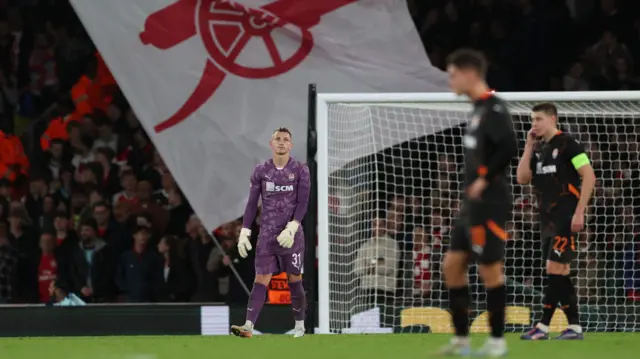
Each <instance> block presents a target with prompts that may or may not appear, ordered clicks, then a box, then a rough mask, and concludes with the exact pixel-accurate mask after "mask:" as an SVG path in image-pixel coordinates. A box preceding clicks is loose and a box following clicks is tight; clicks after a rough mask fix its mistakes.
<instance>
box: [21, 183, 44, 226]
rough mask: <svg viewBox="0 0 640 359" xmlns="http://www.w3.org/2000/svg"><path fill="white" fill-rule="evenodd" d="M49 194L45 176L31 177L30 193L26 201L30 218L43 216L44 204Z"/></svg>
mask: <svg viewBox="0 0 640 359" xmlns="http://www.w3.org/2000/svg"><path fill="white" fill-rule="evenodd" d="M48 193H49V185H48V184H47V181H46V179H45V176H42V175H41V176H37V175H33V176H31V178H30V181H29V193H28V194H27V196H26V198H25V201H24V205H25V207H26V209H27V213H28V214H29V217H30V218H38V217H40V216H41V215H42V202H43V201H44V197H45V196H46V195H47V194H48Z"/></svg>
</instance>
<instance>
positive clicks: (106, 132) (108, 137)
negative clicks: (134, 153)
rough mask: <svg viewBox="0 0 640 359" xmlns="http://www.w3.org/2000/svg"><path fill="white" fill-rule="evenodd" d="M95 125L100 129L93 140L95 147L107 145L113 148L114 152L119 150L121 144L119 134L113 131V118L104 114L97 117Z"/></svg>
mask: <svg viewBox="0 0 640 359" xmlns="http://www.w3.org/2000/svg"><path fill="white" fill-rule="evenodd" d="M95 125H96V128H97V131H98V133H97V134H98V136H97V138H96V140H95V141H94V142H93V149H98V148H100V147H107V148H110V149H112V150H113V151H114V152H117V151H118V149H119V148H120V147H121V146H120V145H119V141H118V139H119V137H118V134H116V133H114V132H113V123H112V122H111V120H110V119H109V118H108V117H106V116H104V115H102V116H99V117H97V118H96V121H95Z"/></svg>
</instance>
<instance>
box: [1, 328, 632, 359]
mask: <svg viewBox="0 0 640 359" xmlns="http://www.w3.org/2000/svg"><path fill="white" fill-rule="evenodd" d="M448 338H449V336H448V335H442V334H387V335H315V336H313V335H309V336H305V337H303V338H299V339H293V338H292V337H290V336H285V335H262V336H256V337H253V338H251V339H241V338H235V337H231V336H229V337H223V336H213V337H178V336H174V337H87V338H5V339H0V353H2V354H1V357H2V358H7V359H9V358H11V359H43V358H47V359H58V358H60V359H182V358H184V359H199V358H221V359H226V358H244V359H271V358H273V359H276V358H277V359H290V358H296V359H297V358H300V359H315V358H318V359H320V358H322V359H342V358H344V359H359V358H362V359H377V358H385V359H419V358H420V359H422V358H435V357H437V356H435V355H433V352H434V351H435V350H437V349H438V348H439V346H440V345H442V344H444V343H446V341H447V340H448ZM473 341H474V343H473V344H474V347H475V346H478V345H480V344H481V343H482V342H483V341H484V336H483V335H476V336H474V337H473ZM508 341H509V355H508V357H509V358H522V359H547V358H549V359H551V358H558V359H600V358H606V359H626V358H640V333H636V334H633V333H610V334H589V333H587V337H586V339H585V340H584V341H581V342H579V341H575V342H569V341H545V342H524V341H520V340H519V339H518V337H517V336H515V335H510V336H508Z"/></svg>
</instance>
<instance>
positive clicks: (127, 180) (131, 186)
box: [112, 170, 138, 204]
mask: <svg viewBox="0 0 640 359" xmlns="http://www.w3.org/2000/svg"><path fill="white" fill-rule="evenodd" d="M137 185H138V179H137V178H136V175H135V173H134V172H133V171H131V170H124V171H122V173H121V174H120V186H122V191H121V192H118V193H116V195H115V196H113V201H112V203H113V204H116V203H118V202H127V203H130V204H134V203H136V201H137V197H136V186H137Z"/></svg>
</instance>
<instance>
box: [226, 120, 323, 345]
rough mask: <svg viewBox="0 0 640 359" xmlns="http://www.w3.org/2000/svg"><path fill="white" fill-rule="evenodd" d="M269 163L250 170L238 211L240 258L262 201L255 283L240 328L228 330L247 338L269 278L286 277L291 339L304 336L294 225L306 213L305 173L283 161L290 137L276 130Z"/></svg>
mask: <svg viewBox="0 0 640 359" xmlns="http://www.w3.org/2000/svg"><path fill="white" fill-rule="evenodd" d="M270 146H271V150H272V152H273V159H271V160H268V161H266V162H264V163H262V164H259V165H257V166H256V167H255V169H254V170H253V174H252V175H251V183H250V185H249V200H248V202H247V207H246V209H245V212H244V218H243V228H242V230H241V231H240V238H239V239H238V252H239V254H240V256H241V257H243V258H246V257H247V252H248V251H250V250H251V249H252V247H251V243H250V242H249V238H250V237H251V230H250V229H249V228H250V227H251V224H252V223H253V220H254V219H255V216H256V212H257V210H258V200H259V199H260V198H262V215H261V217H260V233H259V235H258V244H257V248H256V259H255V269H256V278H255V281H254V284H253V289H252V290H251V295H250V297H249V303H248V305H247V319H246V322H245V323H244V325H241V326H238V325H234V326H232V327H231V332H232V333H233V334H234V335H236V336H240V337H245V338H250V337H251V336H252V332H253V326H254V325H255V323H256V320H258V316H259V315H260V311H261V310H262V306H263V305H264V302H265V299H266V296H267V286H268V285H269V282H270V281H271V276H272V275H274V274H278V273H281V272H285V273H287V279H288V280H289V288H290V290H291V304H292V306H293V315H294V318H295V329H294V337H296V338H298V337H301V336H303V335H304V332H305V328H304V317H305V300H306V298H305V292H304V287H303V286H302V268H303V265H304V236H303V233H302V226H301V225H300V223H301V222H302V219H303V218H304V215H305V213H306V212H307V204H308V200H309V190H310V179H309V168H308V167H307V166H306V165H304V164H302V163H300V162H298V161H296V160H294V159H293V158H291V157H290V156H289V152H290V151H291V149H292V148H293V143H292V141H291V132H290V131H289V130H288V129H286V128H279V129H277V130H276V131H275V132H274V133H273V135H272V136H271V141H270Z"/></svg>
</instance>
